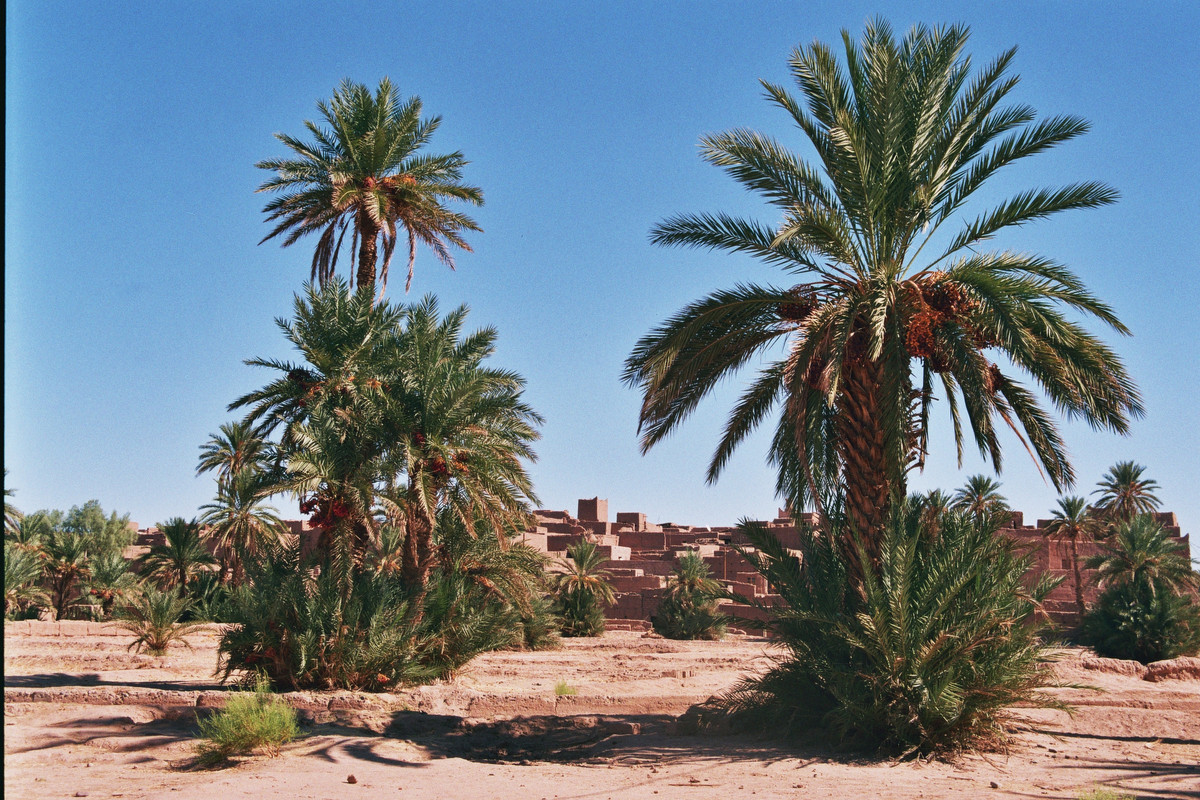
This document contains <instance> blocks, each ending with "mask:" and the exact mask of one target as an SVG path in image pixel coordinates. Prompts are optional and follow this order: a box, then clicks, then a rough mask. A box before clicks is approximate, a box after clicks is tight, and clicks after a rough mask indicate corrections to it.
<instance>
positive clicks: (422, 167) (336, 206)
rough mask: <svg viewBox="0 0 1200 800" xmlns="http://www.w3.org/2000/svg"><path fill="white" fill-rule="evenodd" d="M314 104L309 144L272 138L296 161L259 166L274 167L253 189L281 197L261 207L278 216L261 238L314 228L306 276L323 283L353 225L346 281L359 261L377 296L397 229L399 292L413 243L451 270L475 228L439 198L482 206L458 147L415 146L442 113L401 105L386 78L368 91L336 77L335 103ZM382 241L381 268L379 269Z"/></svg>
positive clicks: (290, 237) (362, 284)
mask: <svg viewBox="0 0 1200 800" xmlns="http://www.w3.org/2000/svg"><path fill="white" fill-rule="evenodd" d="M317 108H318V109H319V110H320V112H321V116H322V118H323V122H324V127H322V126H321V125H319V124H316V123H313V122H311V121H307V120H306V121H305V123H304V126H305V127H306V128H307V129H308V132H309V134H311V136H312V141H311V142H304V141H301V140H300V139H296V138H294V137H292V136H288V135H287V134H282V133H277V134H275V138H277V139H278V140H279V141H281V142H283V143H284V144H285V145H287V147H288V149H290V150H291V151H292V152H293V153H294V154H295V158H282V159H268V160H266V161H260V162H259V163H258V164H257V166H258V167H259V168H260V169H266V170H270V171H272V172H274V173H275V176H274V177H272V178H271V179H270V180H268V181H266V182H265V183H264V184H263V185H262V186H260V187H259V189H258V191H260V192H279V193H280V195H279V196H278V197H277V198H275V199H274V200H272V201H271V202H269V203H267V205H266V207H265V208H264V209H263V211H264V212H266V214H267V219H268V220H269V221H272V222H275V221H278V222H277V224H276V225H275V227H274V228H272V229H271V232H270V233H269V234H267V235H266V236H265V237H264V238H263V241H264V242H265V241H267V240H268V239H272V238H274V237H276V236H280V235H283V234H286V237H285V238H284V240H283V245H284V246H285V247H287V246H289V245H291V244H294V243H295V242H296V241H297V240H299V239H300V238H301V237H303V236H306V235H308V234H310V233H319V234H320V236H319V238H318V240H317V249H316V252H315V253H314V255H313V262H312V280H313V281H314V282H320V283H322V284H324V283H327V282H329V281H330V280H331V279H332V278H333V275H334V271H335V268H336V267H337V258H338V252H339V251H340V250H341V244H342V239H343V238H345V235H346V230H347V229H353V231H354V233H353V237H352V238H353V243H352V244H351V251H352V252H351V276H352V279H353V275H354V269H355V265H356V264H357V274H358V287H359V290H360V291H364V292H366V293H367V294H368V295H370V294H373V292H374V288H375V283H376V279H377V278H378V281H379V284H380V288H379V296H380V297H381V298H382V296H383V293H384V290H385V289H386V288H387V274H388V265H389V264H390V263H391V259H392V253H393V251H394V250H395V247H396V239H397V235H398V234H397V228H398V227H399V228H403V229H404V231H405V234H406V235H407V239H408V282H407V283H406V284H405V289H404V290H405V291H406V292H407V291H408V289H409V287H410V286H411V284H412V274H413V262H414V260H415V259H416V253H417V242H422V243H423V244H425V245H426V246H427V247H429V248H430V249H431V250H433V252H434V254H435V255H436V256H437V257H438V259H439V260H440V261H441V262H442V263H444V264H446V266H448V267H450V268H451V269H453V268H454V258H453V256H452V254H451V252H450V248H451V247H457V248H460V249H463V250H466V251H467V252H470V250H471V248H470V246H469V245H468V244H467V242H466V241H465V240H464V239H463V238H462V232H463V231H467V230H471V231H478V230H480V228H479V226H478V225H476V224H475V222H474V220H472V219H471V218H470V217H468V216H466V215H464V214H461V213H458V212H456V211H452V210H450V209H448V208H446V206H445V205H443V203H444V201H446V200H461V201H464V202H467V203H471V204H473V205H477V206H479V205H483V194H482V192H481V191H480V190H479V189H477V188H475V187H473V186H467V185H465V184H463V183H461V178H462V168H463V167H464V166H465V165H466V164H467V163H468V162H467V161H466V159H464V158H463V155H462V153H459V152H454V153H449V154H447V155H425V154H421V153H419V152H418V151H419V150H420V149H421V148H422V147H424V146H425V145H426V144H428V143H429V140H430V138H431V137H432V136H433V133H434V131H436V130H437V128H438V126H439V125H440V124H441V118H440V117H427V118H425V119H422V118H421V101H420V99H419V98H416V97H410V98H409V99H407V100H404V101H401V99H400V96H399V94H398V93H397V91H396V88H395V87H394V86H393V85H392V83H391V81H389V80H388V79H387V78H384V79H383V80H382V81H380V83H379V88H378V89H377V90H376V92H375V93H374V94H372V93H371V91H370V90H369V89H368V88H367V87H366V86H363V85H362V84H357V83H353V82H351V81H349V80H347V81H343V82H342V84H341V86H339V87H338V88H337V89H336V90H335V91H334V93H333V97H332V99H331V100H330V101H329V102H328V103H325V102H319V103H317ZM380 244H382V249H383V253H382V254H383V265H382V267H381V268H380V269H379V270H378V273H377V272H376V266H377V261H378V255H379V247H380Z"/></svg>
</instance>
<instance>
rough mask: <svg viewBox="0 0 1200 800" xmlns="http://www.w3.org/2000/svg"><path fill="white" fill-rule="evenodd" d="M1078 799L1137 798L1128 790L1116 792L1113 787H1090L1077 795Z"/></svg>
mask: <svg viewBox="0 0 1200 800" xmlns="http://www.w3.org/2000/svg"><path fill="white" fill-rule="evenodd" d="M1075 798H1076V800H1137V799H1136V798H1135V797H1134V796H1133V795H1131V794H1129V793H1128V792H1115V791H1113V790H1112V789H1090V790H1088V791H1086V792H1083V793H1082V794H1077V795H1075Z"/></svg>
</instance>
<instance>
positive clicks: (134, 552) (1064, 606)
mask: <svg viewBox="0 0 1200 800" xmlns="http://www.w3.org/2000/svg"><path fill="white" fill-rule="evenodd" d="M608 517H609V512H608V501H607V500H604V499H601V498H599V497H592V498H585V499H581V500H579V502H578V504H577V508H576V514H575V516H572V515H571V514H570V513H569V512H567V511H549V510H539V511H535V512H534V520H535V524H534V525H533V527H531V528H530V529H529V530H527V531H524V532H523V533H522V534H521V540H522V541H524V542H525V543H526V544H528V545H530V546H531V547H534V548H535V549H537V550H539V551H541V552H543V553H546V554H547V555H549V556H551V557H552V558H554V559H562V558H565V557H566V550H567V548H568V547H569V546H571V545H572V544H574V543H576V542H578V541H580V540H582V539H584V538H587V539H588V540H589V541H591V542H593V543H594V544H595V545H596V548H597V550H598V551H599V552H600V554H601V555H603V556H604V557H605V558H606V559H608V561H607V564H606V565H605V568H606V569H607V570H608V572H609V574H610V576H611V578H610V582H611V583H612V585H613V588H614V590H615V591H616V596H617V602H616V604H615V605H614V606H612V607H610V608H608V609H607V610H606V613H607V616H608V617H609V619H610V622H609V626H610V627H612V628H615V629H621V628H628V629H647V628H649V626H650V618H651V617H652V616H654V614H655V613H656V612H657V610H658V605H659V603H661V602H662V598H663V595H664V593H665V592H666V581H667V576H669V575H670V574H671V571H672V570H673V569H674V568H675V562H676V559H677V558H678V557H679V556H680V555H681V554H683V553H685V552H688V551H695V552H698V553H699V554H700V556H701V557H702V558H703V559H704V561H705V563H706V564H708V567H709V571H710V573H711V575H712V577H713V578H715V579H716V580H718V581H720V582H721V583H722V584H723V585H724V586H725V587H727V588H729V589H731V590H733V591H734V592H736V593H738V594H739V595H742V596H743V597H751V598H754V599H755V600H756V601H758V602H759V603H761V604H762V605H764V606H771V605H773V604H775V603H777V602H780V598H779V596H778V595H774V594H771V593H770V591H769V587H768V586H767V582H766V580H765V579H764V578H763V577H762V576H761V575H759V574H758V573H757V572H755V571H754V570H753V569H752V568H751V567H750V565H749V564H748V563H747V562H746V560H745V559H743V558H742V556H741V555H739V554H738V552H737V551H736V550H735V549H734V547H733V545H746V544H748V542H747V541H746V540H745V538H744V537H742V536H741V535H740V534H739V533H738V531H737V529H736V528H735V527H733V526H729V527H714V528H707V527H699V526H692V525H676V524H673V523H666V524H663V525H654V524H651V523H649V522H647V518H646V515H645V514H643V513H640V512H630V511H619V512H617V514H616V521H615V522H610V521H609V519H608ZM1157 518H1158V521H1159V523H1160V524H1161V525H1163V527H1165V528H1166V529H1167V532H1168V533H1170V535H1171V536H1172V537H1173V538H1174V539H1175V540H1176V541H1177V542H1179V544H1180V545H1181V546H1182V547H1184V548H1185V552H1187V550H1186V548H1187V547H1188V544H1189V541H1188V537H1187V536H1186V535H1184V534H1183V533H1182V531H1181V530H1180V528H1179V520H1178V519H1176V517H1175V514H1174V513H1172V512H1165V513H1160V514H1158V515H1157ZM796 522H797V520H794V519H792V518H791V517H790V516H789V515H788V514H787V512H785V511H783V510H780V511H779V516H778V517H776V518H775V519H773V520H770V521H763V522H762V524H763V525H766V527H767V529H768V530H769V531H770V532H771V533H772V534H774V535H775V536H776V537H777V538H778V539H779V541H780V542H781V543H782V544H783V546H784V547H786V548H788V549H791V550H796V552H797V554H798V553H799V547H800V537H799V535H798V533H797V529H796ZM799 522H800V523H801V524H813V523H814V522H815V517H814V515H812V514H802V515H801V516H800V519H799ZM1049 523H1050V520H1048V519H1039V520H1037V524H1036V525H1026V524H1025V517H1024V514H1023V513H1022V512H1020V511H1014V512H1012V522H1011V524H1010V525H1009V526H1008V527H1006V528H1002V529H1001V531H1000V533H1001V535H1004V536H1008V537H1010V538H1012V539H1014V540H1016V541H1017V542H1019V543H1020V544H1021V545H1022V547H1023V548H1027V549H1028V551H1029V552H1030V553H1031V554H1032V556H1033V559H1034V567H1033V569H1032V570H1031V571H1030V575H1029V580H1030V582H1031V583H1033V582H1035V581H1036V580H1037V579H1038V578H1040V576H1041V575H1043V574H1045V573H1049V574H1051V575H1053V576H1056V577H1062V578H1063V579H1064V580H1063V582H1062V583H1061V584H1060V585H1059V586H1058V588H1056V589H1055V590H1054V591H1053V592H1051V593H1050V596H1049V597H1048V598H1047V601H1046V611H1047V612H1048V613H1049V614H1050V617H1051V618H1052V619H1053V620H1054V621H1055V622H1057V623H1059V624H1061V625H1063V626H1065V627H1073V626H1074V625H1076V624H1078V622H1079V617H1080V609H1079V607H1078V605H1077V603H1076V602H1075V589H1074V585H1073V583H1072V565H1071V551H1070V545H1069V543H1068V542H1066V541H1060V540H1057V539H1051V538H1049V537H1047V536H1046V527H1047V525H1049ZM136 524H137V523H130V525H131V527H132V526H136ZM287 525H288V527H289V529H290V531H291V535H292V536H296V537H299V539H300V541H301V546H302V550H303V551H304V552H309V551H311V550H312V548H313V547H315V545H316V543H317V539H318V537H319V535H320V532H321V531H320V528H317V527H314V526H313V525H312V524H311V523H310V522H309V521H308V520H289V521H288V522H287ZM162 543H163V536H162V533H161V532H160V531H159V530H158V529H157V528H153V527H151V528H146V529H141V530H138V536H137V541H136V542H135V544H134V545H133V546H131V547H129V548H128V549H127V550H126V552H125V556H126V558H129V559H135V558H139V557H141V556H143V555H145V554H146V553H147V552H148V551H149V550H150V547H151V546H152V545H155V544H162ZM209 547H210V549H211V548H212V543H211V541H210V542H209ZM1098 552H1100V546H1099V545H1098V544H1096V543H1095V542H1091V541H1081V542H1079V558H1080V561H1086V560H1087V559H1088V558H1089V557H1090V556H1092V555H1095V554H1096V553H1098ZM1094 576H1095V573H1094V571H1092V570H1087V569H1084V570H1083V580H1084V601H1085V602H1086V603H1088V604H1091V603H1093V602H1095V601H1096V598H1097V597H1098V596H1099V589H1098V588H1097V587H1096V584H1095V581H1094ZM721 611H722V612H724V613H725V614H728V615H729V616H731V617H734V618H736V619H737V620H740V621H741V622H740V623H735V627H741V628H743V629H748V630H753V629H755V628H756V625H755V623H757V622H761V621H762V619H763V617H764V613H763V612H762V611H760V610H759V609H757V608H753V607H751V606H746V605H742V604H736V603H733V602H730V601H723V602H722V603H721Z"/></svg>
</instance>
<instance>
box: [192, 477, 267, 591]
mask: <svg viewBox="0 0 1200 800" xmlns="http://www.w3.org/2000/svg"><path fill="white" fill-rule="evenodd" d="M270 488H271V484H270V483H269V482H267V481H264V480H263V479H262V476H260V475H257V474H253V473H251V474H246V473H238V474H236V475H234V476H232V477H229V478H226V479H224V480H220V481H218V482H217V497H216V499H215V500H213V502H211V503H206V504H205V505H203V506H201V507H200V511H201V512H203V513H202V514H201V516H200V523H201V524H202V525H207V526H209V536H211V537H212V539H213V542H214V543H215V545H216V548H217V552H218V553H219V554H220V561H221V576H222V578H224V576H225V571H226V568H228V570H229V572H230V574H231V575H232V578H233V581H234V582H235V583H240V582H241V581H242V580H243V579H244V577H245V569H244V567H243V563H242V562H243V560H244V559H245V558H247V557H250V558H253V557H256V556H258V555H260V554H261V553H262V552H263V550H264V548H265V547H266V546H267V545H268V544H269V543H271V542H278V541H280V539H281V538H282V536H283V535H284V534H285V533H287V532H288V527H287V524H286V523H285V522H284V521H283V520H282V519H280V517H279V512H278V511H277V510H276V509H275V508H274V507H273V506H269V505H267V503H266V497H265V494H266V493H267V492H268V491H270Z"/></svg>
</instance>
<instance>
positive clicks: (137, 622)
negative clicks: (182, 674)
mask: <svg viewBox="0 0 1200 800" xmlns="http://www.w3.org/2000/svg"><path fill="white" fill-rule="evenodd" d="M191 605H192V601H191V600H188V599H187V598H186V597H182V596H180V595H178V594H175V593H174V592H169V591H166V592H164V591H159V590H158V589H155V588H154V587H153V586H150V587H147V588H146V590H145V591H144V592H141V593H140V594H138V595H137V596H135V597H134V598H132V600H131V602H130V603H129V604H128V605H127V606H126V607H125V608H124V609H122V612H123V614H122V616H123V619H121V620H120V621H119V622H118V623H117V624H118V625H120V626H121V627H122V628H124V629H125V630H127V631H129V632H130V633H132V634H134V635H135V636H136V638H135V639H134V640H133V642H132V643H131V644H130V645H129V649H130V650H133V649H135V648H136V649H137V651H138V652H139V653H140V652H141V651H142V650H145V651H147V652H149V653H150V655H154V656H161V655H163V654H165V653H166V652H167V648H169V647H170V646H171V643H172V642H180V643H181V644H183V646H184V647H186V648H188V649H189V650H190V649H192V646H191V645H190V644H189V643H188V641H187V639H186V638H184V637H186V636H187V635H188V634H189V633H192V632H193V631H195V630H196V628H198V627H200V626H201V625H202V624H203V623H201V622H180V621H179V620H180V618H181V617H182V616H183V615H184V613H185V612H186V611H187V610H188V609H189V608H190V607H191Z"/></svg>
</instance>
